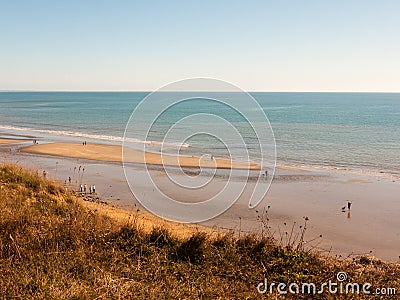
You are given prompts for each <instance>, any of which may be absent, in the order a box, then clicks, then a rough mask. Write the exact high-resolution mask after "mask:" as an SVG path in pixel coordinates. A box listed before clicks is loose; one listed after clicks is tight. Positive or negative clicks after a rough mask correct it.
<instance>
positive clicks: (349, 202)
mask: <svg viewBox="0 0 400 300" xmlns="http://www.w3.org/2000/svg"><path fill="white" fill-rule="evenodd" d="M352 204H353V203H352V202H351V201H347V209H348V210H350V209H351V205H352Z"/></svg>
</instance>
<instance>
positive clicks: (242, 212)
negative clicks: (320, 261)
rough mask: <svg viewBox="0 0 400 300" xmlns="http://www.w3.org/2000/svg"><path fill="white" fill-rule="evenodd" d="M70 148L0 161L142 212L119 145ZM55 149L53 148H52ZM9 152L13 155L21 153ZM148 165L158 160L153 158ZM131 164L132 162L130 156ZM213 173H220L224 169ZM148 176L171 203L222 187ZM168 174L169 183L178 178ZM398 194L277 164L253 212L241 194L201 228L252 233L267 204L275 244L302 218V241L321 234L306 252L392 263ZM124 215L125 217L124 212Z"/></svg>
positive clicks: (382, 182) (139, 171)
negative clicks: (184, 186) (185, 185)
mask: <svg viewBox="0 0 400 300" xmlns="http://www.w3.org/2000/svg"><path fill="white" fill-rule="evenodd" d="M72 145H73V147H68V146H71V144H69V143H54V144H42V145H35V146H29V147H25V148H24V149H23V148H22V147H20V146H19V145H15V146H12V147H14V149H15V150H16V151H13V152H12V155H9V154H8V155H7V159H8V160H12V161H15V162H18V163H19V164H21V165H23V166H26V167H31V168H35V169H39V170H46V172H47V174H48V177H49V178H55V179H57V180H59V181H61V182H64V181H68V177H69V176H70V177H71V178H72V185H73V186H74V187H75V189H79V184H81V183H82V184H88V185H90V184H95V185H96V187H97V191H98V192H97V193H98V195H99V197H100V198H102V199H107V200H111V201H113V202H114V203H116V206H117V207H120V208H122V209H123V210H126V211H132V210H134V209H135V208H136V207H139V208H140V209H141V211H143V208H142V207H141V205H140V203H139V202H138V201H137V199H136V198H135V197H134V196H133V194H132V192H131V190H130V188H129V186H128V184H127V182H126V179H125V176H124V172H123V169H122V168H121V164H120V162H119V161H120V156H119V153H120V152H119V151H120V150H121V147H119V146H105V147H103V146H100V145H87V147H86V148H84V147H83V146H82V145H81V144H80V145H79V144H72ZM57 147H60V148H59V149H58V150H57ZM17 149H21V152H19V151H17ZM111 149H113V150H114V153H113V151H111ZM27 150H29V151H27ZM31 150H35V151H36V150H41V151H37V152H35V151H31ZM102 151H106V152H102ZM28 152H29V153H28ZM36 153H37V154H36ZM39 153H40V155H38V154H39ZM43 154H48V155H43ZM61 154H63V155H65V157H63V156H61ZM136 154H137V155H143V154H142V153H136ZM142 157H143V156H142ZM150 157H152V158H155V157H156V156H150ZM93 158H96V159H97V160H93ZM131 159H132V158H131ZM156 159H158V160H160V158H159V157H158V158H156ZM107 160H111V161H114V162H109V161H107ZM134 161H136V162H140V160H139V158H138V157H137V158H136V160H134ZM189 161H191V162H193V160H189ZM197 162H198V161H197ZM79 166H82V167H84V168H85V169H84V172H82V171H81V172H78V167H79ZM129 168H132V170H133V172H135V174H136V177H135V178H137V180H138V184H139V185H140V192H141V193H142V194H143V195H145V196H146V197H150V198H151V199H152V198H153V197H155V195H154V186H153V185H152V183H150V182H147V181H144V180H142V178H143V172H144V168H143V165H141V164H137V165H136V164H133V165H131V166H129ZM75 169H76V171H75ZM219 172H222V173H224V172H225V170H223V169H222V170H219ZM150 173H151V174H152V177H153V179H154V180H155V182H156V183H157V185H158V186H159V188H160V189H161V190H163V191H164V192H165V193H167V194H168V195H170V196H171V197H173V198H174V199H178V200H179V201H194V202H196V201H201V200H202V199H203V198H204V197H209V196H210V195H213V194H215V193H216V192H218V190H220V188H221V187H223V186H224V185H225V183H226V178H225V177H224V176H219V175H218V172H217V175H218V176H217V177H216V178H215V179H213V181H212V183H211V184H209V185H208V187H207V189H206V190H205V191H204V190H202V189H199V190H196V189H195V190H191V191H182V190H181V189H178V188H176V187H175V186H174V185H172V186H171V182H170V179H169V177H168V176H167V174H166V173H165V170H163V168H161V167H157V165H155V166H154V168H152V169H151V170H150ZM255 173H257V172H255ZM175 175H176V176H178V177H177V178H181V177H182V176H184V175H182V174H181V175H179V174H175ZM232 180H233V181H234V182H237V183H238V184H240V182H242V180H243V179H242V178H241V177H240V176H239V177H237V178H233V179H232ZM399 192H400V181H399V180H398V179H395V178H392V179H391V178H390V177H387V176H385V175H384V174H380V175H379V174H378V175H371V174H362V173H357V172H351V171H345V170H329V169H318V168H312V167H310V168H306V167H293V166H281V168H277V171H276V174H275V176H274V180H273V183H272V185H271V188H270V191H269V192H268V194H267V196H266V197H265V199H264V200H263V201H262V203H261V204H260V205H259V206H258V207H257V208H256V209H249V208H248V196H249V195H248V194H246V192H245V193H244V194H243V195H242V196H241V197H240V198H239V200H238V201H237V202H236V203H235V204H234V205H233V206H232V207H231V208H230V209H229V210H228V211H226V212H225V213H223V214H222V215H220V216H218V217H217V218H214V219H212V220H209V221H207V222H205V223H203V225H205V226H208V227H210V228H221V229H223V230H228V231H234V232H236V233H238V232H242V233H251V232H259V231H260V228H261V227H262V226H261V224H260V222H259V221H257V217H258V216H259V215H260V213H261V212H262V211H263V209H264V208H266V207H268V206H270V207H271V208H270V212H269V220H270V226H271V227H272V229H273V232H274V234H275V235H276V237H277V238H278V240H279V238H280V235H281V234H282V233H283V234H284V232H285V231H287V230H290V227H291V226H292V224H294V223H295V224H296V228H297V232H298V231H299V230H300V229H299V226H301V224H302V223H303V221H304V220H303V217H304V216H307V217H308V218H309V219H310V221H309V224H308V226H307V227H308V229H307V233H306V239H307V240H313V239H314V238H316V237H319V235H322V238H317V239H316V240H315V241H314V242H311V243H310V244H309V245H310V246H311V247H314V248H315V249H318V250H320V251H322V252H323V253H326V254H329V255H333V256H335V255H342V256H343V257H346V256H348V255H355V254H367V253H369V254H370V255H373V256H375V257H377V258H381V259H384V260H388V261H397V260H398V257H399V255H400V253H399V250H398V249H400V239H399V236H400V231H399V230H400V229H399V228H400V220H399V219H398V218H397V216H398V213H399V209H398V205H397V203H398V195H399ZM232 196H234V195H232ZM348 200H350V201H352V202H353V206H352V209H351V212H350V211H345V212H342V210H341V208H342V207H343V206H344V205H346V202H347V201H348ZM110 213H112V212H110ZM149 215H150V214H149ZM126 216H127V217H129V214H127V215H126ZM154 218H155V219H158V218H157V217H154ZM162 222H163V221H162ZM162 222H161V223H162ZM177 226H178V227H179V226H180V225H177ZM283 242H284V241H283ZM370 251H372V252H370Z"/></svg>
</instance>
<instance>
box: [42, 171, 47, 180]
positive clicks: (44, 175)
mask: <svg viewBox="0 0 400 300" xmlns="http://www.w3.org/2000/svg"><path fill="white" fill-rule="evenodd" d="M46 175H47V173H46V171H45V170H43V178H44V179H46Z"/></svg>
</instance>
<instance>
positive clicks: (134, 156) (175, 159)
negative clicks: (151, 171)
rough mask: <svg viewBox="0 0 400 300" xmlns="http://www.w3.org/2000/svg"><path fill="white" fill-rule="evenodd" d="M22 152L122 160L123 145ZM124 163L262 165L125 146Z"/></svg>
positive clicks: (46, 146) (49, 147)
mask: <svg viewBox="0 0 400 300" xmlns="http://www.w3.org/2000/svg"><path fill="white" fill-rule="evenodd" d="M20 151H21V152H25V153H31V154H41V155H52V156H62V157H72V158H83V159H91V160H99V161H107V162H122V146H118V145H106V144H91V143H90V144H86V145H83V144H78V143H65V142H64V143H61V142H59V143H48V144H39V145H32V146H28V147H23V148H21V149H20ZM124 162H129V163H138V164H146V165H165V166H180V167H187V168H199V167H201V168H217V169H245V170H246V169H250V170H260V169H261V167H260V166H259V165H256V164H252V163H247V162H235V161H232V160H228V159H220V158H213V159H211V158H199V157H193V156H192V157H188V156H172V155H167V154H160V153H150V152H143V151H141V150H137V149H132V148H127V147H125V148H124Z"/></svg>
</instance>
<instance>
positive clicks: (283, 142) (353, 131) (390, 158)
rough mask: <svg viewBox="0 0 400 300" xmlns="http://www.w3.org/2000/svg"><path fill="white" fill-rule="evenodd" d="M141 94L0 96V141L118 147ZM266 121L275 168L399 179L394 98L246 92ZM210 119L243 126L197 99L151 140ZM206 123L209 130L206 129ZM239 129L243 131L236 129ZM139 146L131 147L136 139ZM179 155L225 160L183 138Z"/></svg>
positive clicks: (397, 97)
mask: <svg viewBox="0 0 400 300" xmlns="http://www.w3.org/2000/svg"><path fill="white" fill-rule="evenodd" d="M147 94H148V93H147V92H1V93H0V136H3V137H4V136H10V135H13V134H17V135H27V136H35V137H39V138H42V139H45V140H79V141H82V140H90V141H96V140H97V141H99V142H107V143H120V142H121V141H122V139H123V135H124V130H125V126H126V123H127V121H128V119H129V117H130V115H131V113H132V110H133V109H134V108H135V106H136V105H137V104H138V103H139V102H140V101H141V100H142V99H143V98H144V97H145V96H146V95H147ZM252 96H253V97H254V98H255V99H256V100H257V102H258V103H259V105H260V106H261V108H262V109H263V110H264V112H265V114H266V115H267V117H268V118H269V120H270V122H271V126H272V129H273V131H274V135H275V139H276V145H277V158H278V163H280V164H285V163H286V164H294V165H312V166H327V167H336V168H348V169H355V170H365V171H372V172H385V173H391V174H400V94H393V93H388V94H385V93H252ZM199 112H203V113H215V114H218V115H220V116H222V117H224V118H225V119H227V120H228V121H229V122H230V123H231V124H233V125H234V126H238V127H240V126H242V125H243V124H242V123H243V120H242V119H241V118H240V116H239V117H238V116H235V115H234V114H233V113H232V112H230V111H229V110H225V108H224V107H219V106H218V105H217V104H213V103H211V104H210V103H209V102H207V101H206V100H202V99H198V100H197V101H194V102H192V103H186V104H182V105H177V106H175V107H173V109H171V110H169V111H166V112H165V113H164V114H163V115H162V117H161V118H160V119H159V121H158V122H156V123H155V124H154V127H153V129H152V134H151V139H152V140H154V141H155V142H157V141H162V139H163V136H164V134H165V132H166V130H167V129H168V128H170V127H171V125H172V124H173V123H174V122H176V120H178V119H181V118H183V117H185V116H187V115H191V114H195V113H199ZM207 125H210V124H207ZM211 125H212V124H211ZM242 128H244V127H242ZM241 134H242V135H244V139H245V140H246V142H249V144H250V148H251V143H252V141H253V139H252V137H251V136H246V130H242V131H241ZM138 142H139V141H138ZM187 144H188V145H189V147H188V148H187V149H186V152H188V153H191V154H194V155H202V154H205V153H213V154H216V155H221V156H223V155H225V149H223V147H221V145H220V143H219V141H217V140H215V139H213V138H211V137H207V136H203V137H198V138H197V139H196V138H193V139H192V140H188V141H187Z"/></svg>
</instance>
